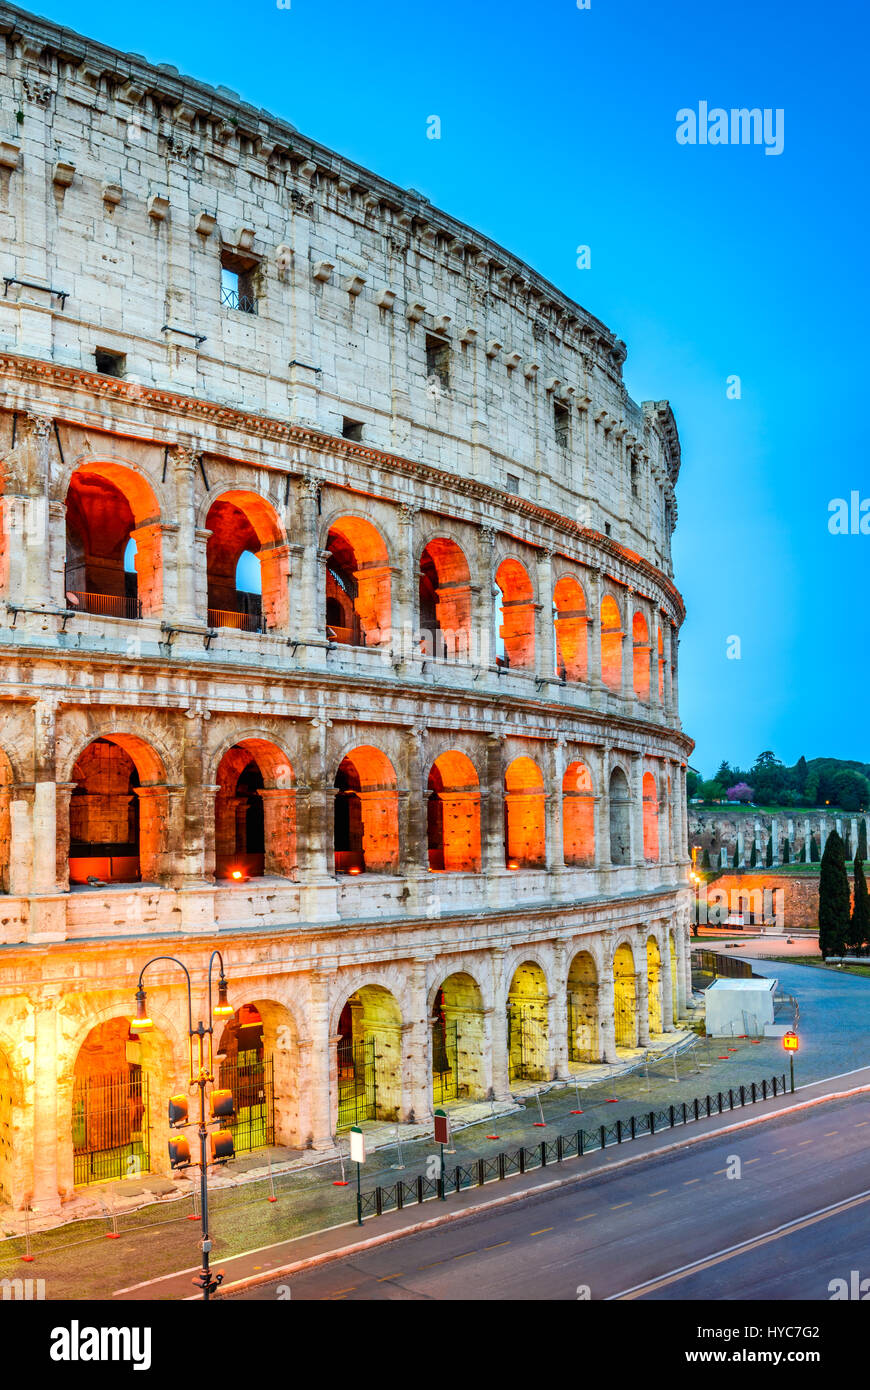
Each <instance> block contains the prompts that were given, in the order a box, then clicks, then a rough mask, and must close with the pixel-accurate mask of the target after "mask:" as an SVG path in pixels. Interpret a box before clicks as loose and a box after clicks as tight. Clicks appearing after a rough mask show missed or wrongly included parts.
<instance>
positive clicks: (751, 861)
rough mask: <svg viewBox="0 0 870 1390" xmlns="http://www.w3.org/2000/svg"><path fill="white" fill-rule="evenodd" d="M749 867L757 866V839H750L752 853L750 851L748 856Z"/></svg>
mask: <svg viewBox="0 0 870 1390" xmlns="http://www.w3.org/2000/svg"><path fill="white" fill-rule="evenodd" d="M749 867H750V869H755V868H757V867H758V841H757V840H753V841H752V853H751V854H750V856H749Z"/></svg>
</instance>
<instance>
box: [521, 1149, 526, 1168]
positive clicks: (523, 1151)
mask: <svg viewBox="0 0 870 1390" xmlns="http://www.w3.org/2000/svg"><path fill="white" fill-rule="evenodd" d="M525 1171H526V1150H525V1146H524V1145H523V1144H521V1145H520V1172H521V1173H524V1172H525Z"/></svg>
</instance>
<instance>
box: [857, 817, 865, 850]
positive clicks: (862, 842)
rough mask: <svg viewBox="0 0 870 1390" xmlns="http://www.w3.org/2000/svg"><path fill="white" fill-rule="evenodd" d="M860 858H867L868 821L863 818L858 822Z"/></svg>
mask: <svg viewBox="0 0 870 1390" xmlns="http://www.w3.org/2000/svg"><path fill="white" fill-rule="evenodd" d="M858 858H859V859H866V858H867V822H866V821H865V820H863V819H862V820H859V822H858Z"/></svg>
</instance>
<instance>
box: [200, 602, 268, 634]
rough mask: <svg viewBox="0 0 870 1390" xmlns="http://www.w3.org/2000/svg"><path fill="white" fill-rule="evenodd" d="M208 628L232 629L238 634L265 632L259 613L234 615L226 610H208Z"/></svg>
mask: <svg viewBox="0 0 870 1390" xmlns="http://www.w3.org/2000/svg"><path fill="white" fill-rule="evenodd" d="M208 625H209V627H234V628H237V629H238V631H239V632H265V625H264V623H263V617H262V614H260V613H235V612H230V611H229V610H228V609H226V608H209V610H208Z"/></svg>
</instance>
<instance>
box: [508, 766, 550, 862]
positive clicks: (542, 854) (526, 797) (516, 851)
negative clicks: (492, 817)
mask: <svg viewBox="0 0 870 1390" xmlns="http://www.w3.org/2000/svg"><path fill="white" fill-rule="evenodd" d="M504 789H505V798H504V800H505V812H504V815H505V836H504V838H505V863H506V865H507V867H508V868H509V869H511V868H514V869H542V868H544V867H545V865H546V858H547V855H546V793H545V791H544V778H543V775H542V773H541V769H540V768H539V767H538V765H537V763H535V762H533V761H532V759H531V758H526V757H521V758H514V760H513V762H512V763H511V764H510V765H509V766H508V768H507V770H506V772H505V777H504Z"/></svg>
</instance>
